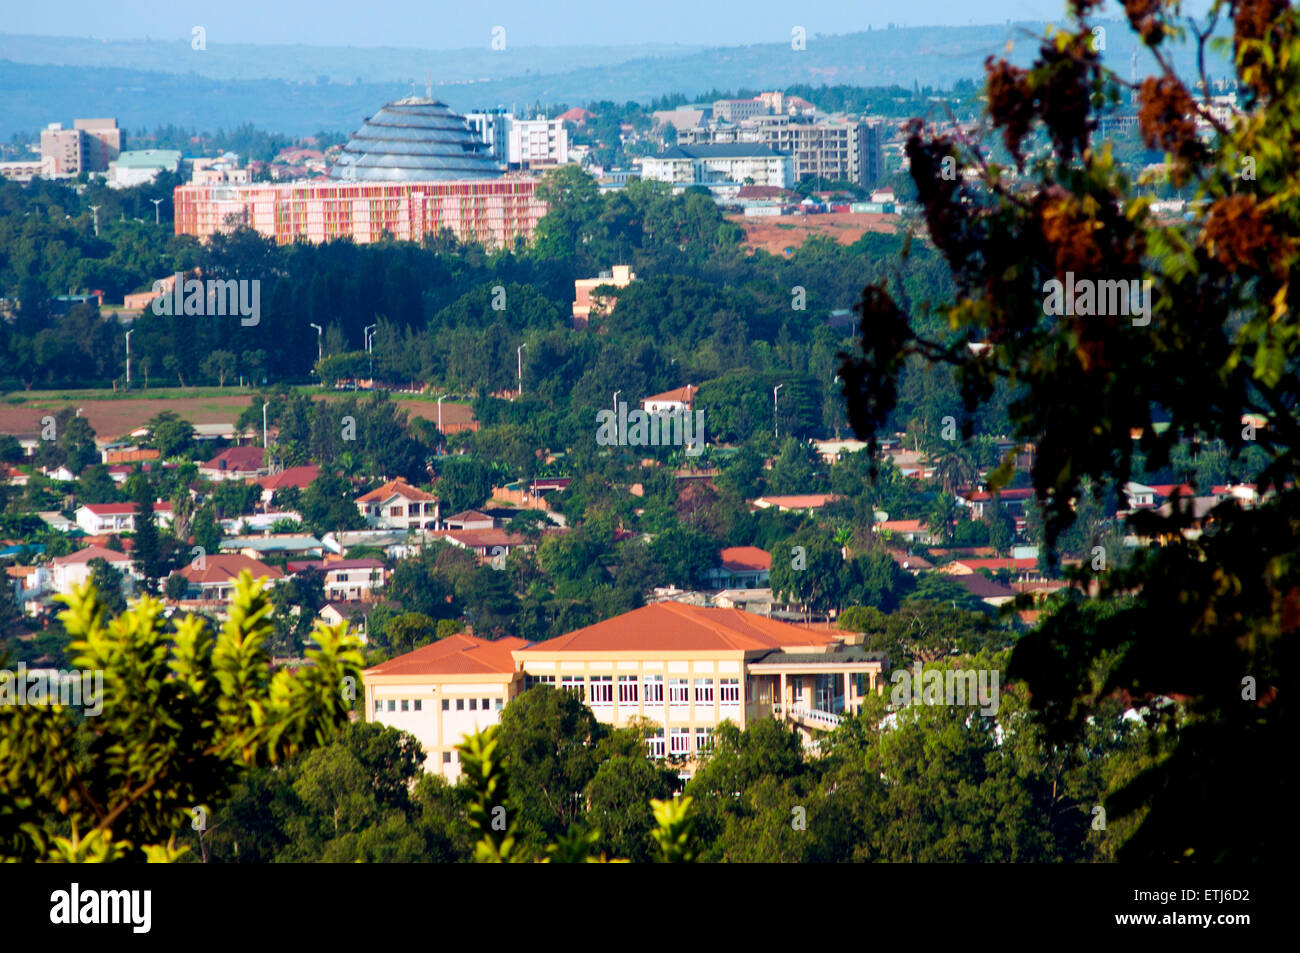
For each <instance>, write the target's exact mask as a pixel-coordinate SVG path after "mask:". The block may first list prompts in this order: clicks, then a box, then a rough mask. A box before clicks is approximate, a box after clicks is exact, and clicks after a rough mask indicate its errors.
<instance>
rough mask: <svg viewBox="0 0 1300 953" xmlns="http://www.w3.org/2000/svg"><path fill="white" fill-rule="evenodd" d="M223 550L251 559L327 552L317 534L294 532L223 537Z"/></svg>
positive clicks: (317, 556)
mask: <svg viewBox="0 0 1300 953" xmlns="http://www.w3.org/2000/svg"><path fill="white" fill-rule="evenodd" d="M221 551H222V552H225V553H240V554H242V555H244V556H247V557H248V558H249V559H260V558H262V557H283V558H286V559H291V558H293V557H295V556H296V557H297V558H299V559H305V558H312V557H314V558H316V559H319V558H320V557H321V556H323V555H324V554H325V547H324V544H323V543H321V541H320V540H319V539H317V538H316V537H315V536H302V535H298V534H294V533H275V534H271V535H267V536H236V537H235V538H234V539H223V540H222V541H221Z"/></svg>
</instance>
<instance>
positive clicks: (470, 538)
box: [441, 529, 559, 567]
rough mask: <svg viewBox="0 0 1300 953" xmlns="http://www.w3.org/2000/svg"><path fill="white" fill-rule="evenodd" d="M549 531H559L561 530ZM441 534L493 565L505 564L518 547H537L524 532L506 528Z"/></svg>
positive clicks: (463, 530)
mask: <svg viewBox="0 0 1300 953" xmlns="http://www.w3.org/2000/svg"><path fill="white" fill-rule="evenodd" d="M547 532H559V530H548V531H547ZM441 536H442V538H443V539H445V540H446V541H447V542H449V543H451V544H452V545H453V546H459V547H461V548H462V549H469V550H472V551H473V552H474V553H475V554H476V555H477V556H478V557H479V559H480V560H481V561H488V560H494V562H493V565H494V566H497V567H500V566H502V565H504V563H503V562H502V561H503V560H504V559H505V558H506V557H507V556H509V555H510V554H511V553H512V552H514V551H515V550H516V549H523V550H534V549H536V548H537V543H536V542H534V541H533V540H531V539H529V538H528V537H527V536H525V535H523V534H522V533H512V532H510V531H508V530H504V529H456V530H446V531H444V532H443V533H442V534H441Z"/></svg>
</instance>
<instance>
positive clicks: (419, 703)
mask: <svg viewBox="0 0 1300 953" xmlns="http://www.w3.org/2000/svg"><path fill="white" fill-rule="evenodd" d="M423 704H424V703H423V702H422V701H421V700H420V699H418V698H417V699H416V700H415V701H413V702H411V707H412V708H414V709H415V710H416V711H419V710H420V709H421V707H422V706H423Z"/></svg>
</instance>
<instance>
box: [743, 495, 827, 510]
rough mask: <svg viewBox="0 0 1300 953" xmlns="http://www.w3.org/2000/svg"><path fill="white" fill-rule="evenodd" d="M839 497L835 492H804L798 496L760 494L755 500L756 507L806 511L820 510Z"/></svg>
mask: <svg viewBox="0 0 1300 953" xmlns="http://www.w3.org/2000/svg"><path fill="white" fill-rule="evenodd" d="M838 499H839V497H838V496H836V495H835V494H834V493H804V494H799V495H796V496H760V497H759V498H758V499H756V500H754V501H753V504H752V505H753V506H754V507H755V508H756V509H760V510H765V509H767V508H768V507H773V506H774V507H776V509H777V511H778V512H781V513H791V512H805V513H811V512H813V511H814V510H819V509H821V508H822V507H823V506H825V505H826V504H827V503H834V502H835V501H836V500H838Z"/></svg>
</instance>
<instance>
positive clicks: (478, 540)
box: [442, 527, 532, 549]
mask: <svg viewBox="0 0 1300 953" xmlns="http://www.w3.org/2000/svg"><path fill="white" fill-rule="evenodd" d="M442 535H443V537H444V538H445V539H454V540H455V541H456V542H458V543H460V544H461V545H462V546H467V547H469V548H470V549H477V548H478V547H480V546H529V545H531V544H532V540H530V539H529V538H528V537H527V536H525V535H524V534H523V533H511V532H509V531H508V530H505V529H502V528H500V527H497V528H496V529H449V530H444V531H443V533H442Z"/></svg>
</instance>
